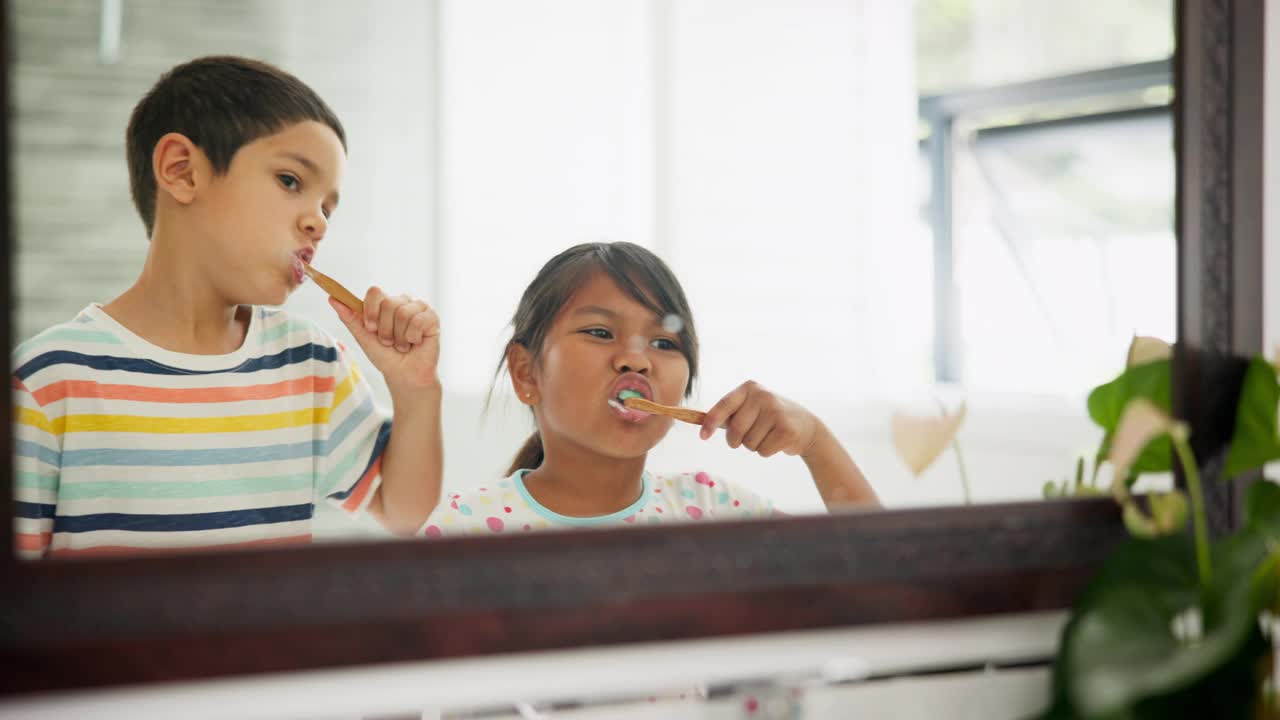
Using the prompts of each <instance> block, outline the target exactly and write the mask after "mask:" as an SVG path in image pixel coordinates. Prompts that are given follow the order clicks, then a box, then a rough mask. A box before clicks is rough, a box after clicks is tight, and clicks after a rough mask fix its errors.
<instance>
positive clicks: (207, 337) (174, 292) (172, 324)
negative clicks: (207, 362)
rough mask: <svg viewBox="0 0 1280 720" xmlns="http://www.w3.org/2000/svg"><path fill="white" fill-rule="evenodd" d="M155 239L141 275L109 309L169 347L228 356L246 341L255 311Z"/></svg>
mask: <svg viewBox="0 0 1280 720" xmlns="http://www.w3.org/2000/svg"><path fill="white" fill-rule="evenodd" d="M177 255H178V253H177V248H171V247H169V244H168V243H157V242H155V241H154V240H153V242H152V245H151V248H150V250H149V251H148V253H147V260H146V263H145V264H144V265H143V268H142V273H141V274H140V275H139V276H138V280H137V281H136V282H135V283H134V284H133V286H132V287H130V288H129V289H128V290H126V291H124V293H122V294H121V295H120V296H119V297H117V298H116V299H114V300H112V301H111V302H109V303H107V304H106V305H104V306H103V308H102V309H103V310H104V311H105V312H106V313H107V314H108V315H110V316H111V317H112V318H114V319H115V320H116V321H117V322H119V323H120V324H121V325H124V326H125V327H127V328H129V330H130V331H132V332H133V333H134V334H136V335H138V336H139V337H141V338H143V339H145V340H146V341H148V342H150V343H152V344H153V345H157V346H159V347H161V348H164V349H165V350H170V351H173V352H180V353H187V354H191V355H225V354H227V353H232V352H235V351H236V350H238V349H239V348H240V346H241V345H242V344H243V343H244V338H245V333H246V331H247V330H248V326H249V318H250V312H251V311H250V310H249V309H248V308H242V307H240V306H237V305H235V304H230V303H228V302H227V301H226V300H225V299H224V298H222V297H220V295H219V294H218V292H217V291H216V290H215V288H214V287H213V286H212V285H211V284H210V283H209V281H208V278H207V276H205V275H204V274H203V273H200V272H199V271H198V269H197V268H194V267H192V266H191V265H190V264H189V263H182V262H180V261H179V258H178V257H177Z"/></svg>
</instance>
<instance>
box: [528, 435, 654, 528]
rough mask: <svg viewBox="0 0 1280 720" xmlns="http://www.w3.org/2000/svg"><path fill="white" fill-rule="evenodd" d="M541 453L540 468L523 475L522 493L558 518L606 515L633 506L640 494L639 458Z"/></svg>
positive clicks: (553, 451) (641, 468) (562, 451)
mask: <svg viewBox="0 0 1280 720" xmlns="http://www.w3.org/2000/svg"><path fill="white" fill-rule="evenodd" d="M544 453H545V457H544V458H543V460H542V464H541V465H539V466H538V467H537V469H535V470H532V471H531V472H528V473H526V474H525V476H524V485H525V489H526V490H528V491H529V494H530V495H532V496H533V498H534V499H535V500H537V501H538V502H539V503H541V504H542V505H543V507H546V508H547V509H549V510H551V511H553V512H557V513H559V514H561V515H569V516H571V517H595V516H599V515H609V514H611V513H615V512H618V511H619V510H622V509H624V508H626V507H627V506H628V505H630V504H631V503H634V502H635V501H636V499H637V498H639V497H640V493H641V492H643V490H644V461H645V457H644V456H643V455H642V456H640V457H638V458H623V459H619V458H607V457H601V456H599V455H595V454H594V453H590V454H589V453H586V452H572V451H566V449H551V448H547V449H544Z"/></svg>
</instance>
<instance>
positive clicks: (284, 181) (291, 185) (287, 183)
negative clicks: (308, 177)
mask: <svg viewBox="0 0 1280 720" xmlns="http://www.w3.org/2000/svg"><path fill="white" fill-rule="evenodd" d="M276 179H277V180H279V181H280V184H281V185H283V186H284V188H285V190H297V189H298V187H299V186H300V185H301V183H300V182H299V181H298V178H296V177H294V176H292V175H289V174H287V173H280V174H279V175H276Z"/></svg>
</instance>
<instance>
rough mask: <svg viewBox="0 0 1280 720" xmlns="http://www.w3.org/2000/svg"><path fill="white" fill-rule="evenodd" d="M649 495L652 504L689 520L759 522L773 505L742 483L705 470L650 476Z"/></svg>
mask: <svg viewBox="0 0 1280 720" xmlns="http://www.w3.org/2000/svg"><path fill="white" fill-rule="evenodd" d="M652 477H653V483H652V487H651V488H650V491H651V492H652V493H653V495H654V499H655V500H659V499H661V500H662V501H663V502H665V503H667V504H670V505H675V506H677V507H678V508H680V509H682V510H683V512H684V514H686V515H688V516H690V517H692V518H693V519H695V520H697V519H702V517H704V516H716V517H720V518H722V519H723V518H742V519H746V518H761V517H768V516H770V515H771V514H772V513H773V503H771V502H770V501H769V499H768V498H766V497H763V496H761V495H759V494H757V493H755V492H754V491H752V490H751V488H749V487H747V486H746V485H744V484H742V483H735V482H733V481H731V480H729V479H728V478H725V477H723V476H720V475H714V474H712V473H710V472H707V471H705V470H694V471H691V472H661V473H653V474H652Z"/></svg>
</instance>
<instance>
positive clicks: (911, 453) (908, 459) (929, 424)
mask: <svg viewBox="0 0 1280 720" xmlns="http://www.w3.org/2000/svg"><path fill="white" fill-rule="evenodd" d="M965 412H966V408H965V404H964V403H960V407H959V408H957V409H956V411H955V413H954V414H951V415H947V414H945V413H944V414H943V415H941V416H939V417H919V416H915V415H904V414H902V413H894V414H893V418H892V421H891V428H892V430H893V447H894V448H895V449H896V450H897V451H898V457H900V458H902V462H904V463H906V465H907V467H908V468H910V469H911V472H912V474H914V475H916V476H917V477H918V476H919V475H920V473H922V472H924V471H925V470H926V469H928V467H929V466H930V465H932V464H933V461H934V460H937V459H938V456H939V455H941V454H942V451H943V450H946V449H947V446H948V445H950V444H951V441H952V440H954V439H955V436H956V433H957V432H958V431H959V430H960V423H962V422H964V416H965Z"/></svg>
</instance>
